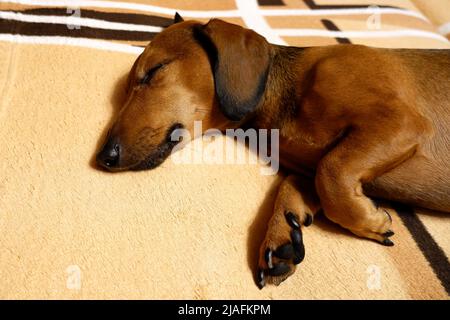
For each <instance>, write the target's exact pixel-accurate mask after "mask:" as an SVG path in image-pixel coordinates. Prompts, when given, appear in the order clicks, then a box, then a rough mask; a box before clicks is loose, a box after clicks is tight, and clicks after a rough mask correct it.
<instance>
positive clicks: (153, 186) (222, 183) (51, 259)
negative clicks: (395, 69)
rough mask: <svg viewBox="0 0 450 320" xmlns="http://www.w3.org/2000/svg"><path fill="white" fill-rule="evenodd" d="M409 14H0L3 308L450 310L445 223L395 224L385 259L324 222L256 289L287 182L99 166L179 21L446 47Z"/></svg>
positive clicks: (353, 9)
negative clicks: (141, 305) (82, 304)
mask: <svg viewBox="0 0 450 320" xmlns="http://www.w3.org/2000/svg"><path fill="white" fill-rule="evenodd" d="M416 2H417V1H413V2H411V1H403V0H348V1H344V0H341V1H331V0H329V1H324V0H320V1H319V0H316V1H305V2H303V1H300V0H259V1H256V0H236V1H234V0H220V1H219V0H216V1H194V0H188V1H182V0H169V1H168V0H164V1H163V0H154V1H144V0H133V2H127V1H125V0H121V1H105V2H104V1H98V0H94V1H70V3H71V5H70V8H67V3H65V2H64V1H59V0H55V1H52V3H51V5H50V1H32V0H26V1H20V4H19V1H3V0H2V1H0V93H1V95H0V146H1V147H0V298H8V299H9V298H26V299H30V298H46V299H47V298H51V299H56V298H64V299H66V298H69V299H72V298H73V299H87V298H136V299H149V298H152V299H184V298H186V299H222V298H224V299H316V298H319V299H324V298H330V299H343V298H349V299H412V298H414V299H430V298H433V299H448V298H449V292H450V268H449V266H450V265H449V262H448V257H449V255H450V235H449V232H448V230H449V228H450V219H449V218H448V217H446V216H445V215H443V214H439V213H433V212H423V210H416V212H417V213H419V214H418V215H416V214H414V213H403V214H401V215H400V216H399V215H397V214H395V213H394V212H392V213H393V218H394V230H395V232H396V235H395V236H394V238H393V240H394V242H395V244H396V245H395V246H394V247H392V248H387V247H383V246H381V245H379V244H377V243H374V242H371V241H368V240H362V239H358V238H356V237H355V236H353V235H351V234H350V233H349V232H347V231H345V230H343V229H342V228H340V227H338V226H336V225H334V224H333V223H331V222H329V221H327V220H326V219H325V218H324V217H322V218H318V219H317V221H315V223H314V225H313V226H311V227H309V228H307V229H305V231H304V241H305V246H306V258H305V260H304V262H303V263H302V264H301V265H300V267H299V268H298V270H297V272H296V273H295V275H293V276H292V277H291V278H289V279H288V280H287V281H285V282H284V283H282V284H281V285H280V286H279V287H266V288H264V289H263V290H258V288H257V287H256V285H255V282H254V278H253V274H254V271H255V264H256V261H257V252H258V248H259V244H260V242H261V240H262V238H263V237H264V232H265V227H266V223H267V221H268V219H269V217H270V215H271V210H272V206H273V200H274V196H275V194H276V187H277V185H278V183H279V180H280V176H263V175H261V174H260V171H259V166H258V165H250V164H248V165H239V166H232V165H207V164H192V165H176V164H174V163H173V162H172V161H170V159H169V160H168V161H166V162H165V163H164V164H163V165H162V166H161V167H159V168H157V169H155V170H152V171H146V172H127V173H120V174H108V173H105V172H102V171H99V170H97V169H95V166H94V165H93V156H94V153H95V152H96V150H97V148H98V147H99V143H100V141H101V138H102V135H103V134H104V133H105V130H106V128H107V124H108V122H109V120H110V118H111V115H112V113H113V109H114V108H118V107H119V106H120V101H121V99H122V97H123V89H124V88H123V79H124V77H125V75H126V74H127V72H128V71H129V69H130V68H131V65H132V63H133V61H134V59H135V58H136V56H137V54H138V53H139V52H140V51H141V50H142V46H144V45H146V44H147V43H148V41H150V40H151V38H152V37H153V35H154V34H155V33H156V32H159V31H160V30H161V27H164V25H167V24H168V23H169V22H170V19H171V18H172V15H173V13H174V12H175V9H176V10H178V11H180V13H181V14H182V15H183V16H184V17H185V18H196V19H199V20H201V21H207V20H208V18H209V17H212V16H215V17H219V18H223V19H225V20H227V21H231V22H235V23H239V24H242V25H246V26H248V27H250V28H253V29H255V30H256V31H258V32H260V33H262V34H263V35H264V36H266V37H267V38H268V39H269V40H271V41H274V42H278V43H285V44H292V45H299V46H300V45H305V46H310V45H327V44H334V43H338V42H341V43H346V42H352V43H361V44H367V45H373V46H385V47H420V48H450V43H449V42H448V40H447V39H446V38H445V37H444V36H442V35H441V34H439V33H438V32H437V29H438V25H437V24H435V23H433V22H432V19H431V18H428V17H427V16H426V15H425V12H423V11H420V10H419V9H418V7H419V6H418V5H417V6H416ZM442 2H443V3H445V4H444V5H443V6H442V7H441V11H442V10H447V11H449V9H450V5H449V2H448V1H446V0H443V1H442ZM373 3H376V4H377V5H378V6H371V7H369V8H367V7H368V6H369V5H371V4H373ZM69 17H70V19H71V20H69ZM217 143H219V142H217Z"/></svg>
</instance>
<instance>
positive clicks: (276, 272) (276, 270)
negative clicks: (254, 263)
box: [268, 262, 291, 277]
mask: <svg viewBox="0 0 450 320" xmlns="http://www.w3.org/2000/svg"><path fill="white" fill-rule="evenodd" d="M290 270H291V268H289V266H288V265H287V264H286V263H284V262H280V263H278V264H276V265H274V267H273V269H269V271H268V272H269V275H271V276H273V277H277V276H281V275H283V274H285V273H288V272H289V271H290Z"/></svg>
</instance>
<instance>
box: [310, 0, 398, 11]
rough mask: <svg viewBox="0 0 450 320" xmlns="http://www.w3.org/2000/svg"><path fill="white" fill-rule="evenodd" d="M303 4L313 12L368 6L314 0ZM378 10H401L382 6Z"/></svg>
mask: <svg viewBox="0 0 450 320" xmlns="http://www.w3.org/2000/svg"><path fill="white" fill-rule="evenodd" d="M304 2H305V3H306V5H307V6H308V7H309V8H311V9H313V10H317V9H364V8H367V7H369V6H370V5H367V4H366V5H365V4H323V5H321V4H316V1H315V0H304ZM378 7H379V8H395V9H401V8H399V7H395V6H384V5H379V6H378Z"/></svg>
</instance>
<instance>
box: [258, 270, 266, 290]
mask: <svg viewBox="0 0 450 320" xmlns="http://www.w3.org/2000/svg"><path fill="white" fill-rule="evenodd" d="M257 281H258V283H257V284H258V288H259V289H262V288H264V286H265V285H266V281H265V280H264V270H263V269H258V274H257Z"/></svg>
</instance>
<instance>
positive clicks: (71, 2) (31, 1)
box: [0, 0, 429, 21]
mask: <svg viewBox="0 0 450 320" xmlns="http://www.w3.org/2000/svg"><path fill="white" fill-rule="evenodd" d="M2 2H3V3H16V4H23V5H33V6H47V7H68V8H74V7H78V8H79V7H96V8H114V9H129V10H136V11H143V12H153V13H159V14H164V15H168V16H172V15H174V14H175V12H176V11H178V12H179V13H180V14H181V16H184V17H190V18H211V17H217V18H235V17H240V16H241V15H240V11H239V10H177V9H171V8H165V7H159V6H153V5H148V4H140V3H131V2H116V1H98V0H0V3H2ZM257 11H258V12H255V14H256V13H258V14H260V15H263V16H322V15H326V16H331V15H372V14H398V15H405V16H413V17H416V18H419V19H422V20H425V21H429V20H428V19H427V18H426V17H425V16H424V15H423V14H421V13H420V12H416V11H412V10H407V9H395V8H377V7H368V8H361V9H316V10H309V9H260V8H259V7H258V10H257Z"/></svg>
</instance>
